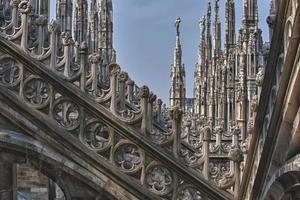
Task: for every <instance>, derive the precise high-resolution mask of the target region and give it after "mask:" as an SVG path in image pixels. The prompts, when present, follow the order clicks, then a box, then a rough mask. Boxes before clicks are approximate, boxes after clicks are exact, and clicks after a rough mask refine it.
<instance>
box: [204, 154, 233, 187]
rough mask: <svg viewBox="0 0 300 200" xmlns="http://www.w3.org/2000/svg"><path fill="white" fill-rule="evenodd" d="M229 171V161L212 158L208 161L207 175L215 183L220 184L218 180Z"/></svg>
mask: <svg viewBox="0 0 300 200" xmlns="http://www.w3.org/2000/svg"><path fill="white" fill-rule="evenodd" d="M229 172H230V163H229V161H221V160H213V161H211V162H210V163H209V176H210V177H211V179H212V181H214V182H215V183H216V184H217V185H220V181H223V180H222V179H223V177H224V176H225V175H227V174H229Z"/></svg>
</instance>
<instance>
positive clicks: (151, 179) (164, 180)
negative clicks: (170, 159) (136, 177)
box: [146, 165, 173, 195]
mask: <svg viewBox="0 0 300 200" xmlns="http://www.w3.org/2000/svg"><path fill="white" fill-rule="evenodd" d="M146 183H147V185H148V187H149V188H150V190H151V191H152V192H154V193H155V194H158V195H166V194H168V193H169V192H170V191H171V189H172V183H173V179H172V175H171V172H170V171H169V170H168V169H167V168H165V167H163V166H160V165H154V166H152V167H150V168H149V169H148V170H147V172H146Z"/></svg>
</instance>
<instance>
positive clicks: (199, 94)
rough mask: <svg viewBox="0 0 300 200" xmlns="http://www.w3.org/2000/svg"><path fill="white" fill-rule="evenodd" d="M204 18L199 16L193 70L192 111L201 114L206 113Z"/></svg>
mask: <svg viewBox="0 0 300 200" xmlns="http://www.w3.org/2000/svg"><path fill="white" fill-rule="evenodd" d="M205 23H206V18H205V16H203V17H201V19H200V21H199V28H200V42H199V47H198V58H197V63H196V65H195V72H194V100H195V102H194V112H195V113H196V114H200V115H201V116H206V115H207V101H206V94H207V92H206V91H207V88H206V85H207V84H206V76H207V71H206V64H205V58H206V56H205V53H206V44H205V43H206V41H205V28H206V25H205Z"/></svg>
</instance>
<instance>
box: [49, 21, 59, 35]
mask: <svg viewBox="0 0 300 200" xmlns="http://www.w3.org/2000/svg"><path fill="white" fill-rule="evenodd" d="M59 29H60V26H59V24H58V23H57V21H56V20H53V19H52V20H51V21H50V22H49V24H48V30H49V31H50V32H58V31H59Z"/></svg>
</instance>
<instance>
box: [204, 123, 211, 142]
mask: <svg viewBox="0 0 300 200" xmlns="http://www.w3.org/2000/svg"><path fill="white" fill-rule="evenodd" d="M202 131H203V140H204V141H209V140H210V139H211V128H210V127H209V126H205V127H203V128H202Z"/></svg>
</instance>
